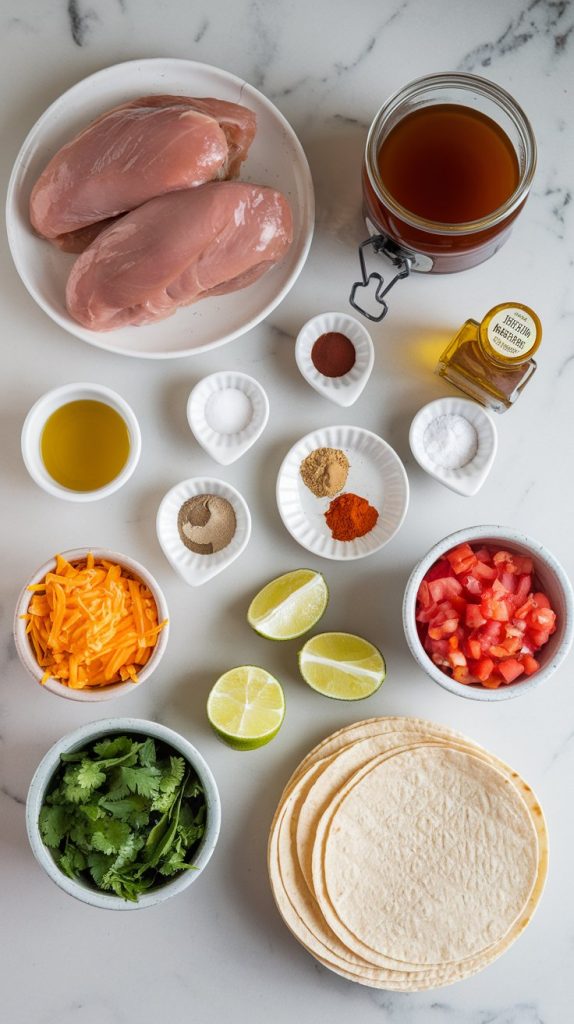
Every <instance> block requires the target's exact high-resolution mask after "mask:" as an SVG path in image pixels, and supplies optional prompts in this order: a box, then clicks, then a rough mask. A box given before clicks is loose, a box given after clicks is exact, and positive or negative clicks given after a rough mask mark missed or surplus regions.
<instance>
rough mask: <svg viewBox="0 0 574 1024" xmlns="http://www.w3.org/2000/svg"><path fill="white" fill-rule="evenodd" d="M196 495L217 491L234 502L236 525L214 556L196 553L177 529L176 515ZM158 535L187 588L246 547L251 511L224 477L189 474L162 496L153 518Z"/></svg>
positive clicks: (221, 567)
mask: <svg viewBox="0 0 574 1024" xmlns="http://www.w3.org/2000/svg"><path fill="white" fill-rule="evenodd" d="M196 494H217V495H219V496H220V497H222V498H226V499H227V501H229V502H230V503H231V505H233V511H234V512H235V519H236V524H237V528H236V530H235V533H234V534H233V537H232V538H231V540H230V542H229V544H228V545H227V547H226V548H222V549H221V551H216V552H215V554H213V555H196V554H195V552H194V551H190V550H189V548H187V547H186V546H185V544H183V543H182V540H181V537H180V536H179V530H178V528H177V514H178V512H179V510H180V508H181V506H182V505H183V503H184V501H187V500H188V498H194V497H195V495H196ZM156 530H157V538H158V540H159V543H160V546H161V549H162V551H163V553H164V555H165V557H166V558H167V560H168V562H169V563H170V565H171V566H172V568H173V569H175V571H176V572H177V573H179V575H180V576H181V578H182V580H183V581H184V582H185V583H187V584H188V586H190V587H201V586H202V584H204V583H207V581H208V580H211V579H213V577H214V576H217V575H219V573H220V572H223V570H224V569H227V566H228V565H231V563H232V562H234V561H235V559H236V558H239V555H240V554H241V553H242V551H244V550H245V548H246V547H247V544H248V542H249V538H250V536H251V513H250V511H249V507H248V505H247V502H246V501H245V498H244V497H243V496H242V495H241V494H240V493H239V491H236V490H235V487H232V486H231V484H228V483H226V482H225V480H216V479H215V478H214V477H192V478H191V479H189V480H182V482H181V483H179V484H176V485H175V487H172V488H171V490H170V491H168V492H167V494H166V495H165V497H164V498H163V499H162V501H161V504H160V506H159V509H158V512H157V519H156Z"/></svg>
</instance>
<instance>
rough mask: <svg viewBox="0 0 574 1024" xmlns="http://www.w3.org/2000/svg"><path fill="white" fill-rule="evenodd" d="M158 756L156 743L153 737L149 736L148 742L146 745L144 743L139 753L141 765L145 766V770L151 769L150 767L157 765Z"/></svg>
mask: <svg viewBox="0 0 574 1024" xmlns="http://www.w3.org/2000/svg"><path fill="white" fill-rule="evenodd" d="M156 756H157V755H156V750H155V743H154V741H153V740H152V738H151V736H148V738H147V740H146V741H145V743H142V745H141V747H140V749H139V751H138V758H139V763H140V764H141V765H143V766H144V768H149V767H150V765H152V764H155V762H156Z"/></svg>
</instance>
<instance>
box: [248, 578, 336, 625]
mask: <svg viewBox="0 0 574 1024" xmlns="http://www.w3.org/2000/svg"><path fill="white" fill-rule="evenodd" d="M328 602H329V591H328V589H327V584H326V583H325V579H324V577H323V576H322V575H321V573H320V572H314V570H313V569H294V570H293V572H287V573H285V575H284V576H278V577H277V579H276V580H271V583H268V584H267V586H266V587H263V589H262V590H260V591H259V593H258V594H256V596H255V597H254V598H253V600H252V602H251V604H250V605H249V609H248V611H247V621H248V623H249V625H250V626H251V627H252V628H253V629H254V630H255V632H256V633H259V635H260V636H264V637H266V638H267V639H268V640H293V639H294V638H295V637H298V636H303V634H304V633H308V632H309V630H310V629H313V626H314V625H316V623H317V622H318V621H319V619H320V618H321V616H322V614H323V612H324V611H325V608H326V607H327V604H328Z"/></svg>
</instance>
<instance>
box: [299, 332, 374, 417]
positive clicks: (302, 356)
mask: <svg viewBox="0 0 574 1024" xmlns="http://www.w3.org/2000/svg"><path fill="white" fill-rule="evenodd" d="M331 331H334V332H338V333H340V334H345V335H346V336H347V337H348V338H349V341H352V343H353V345H354V347H355V353H356V360H355V365H354V366H353V367H352V369H351V370H349V372H348V373H345V374H343V376H342V377H326V376H325V375H324V374H323V373H319V371H318V370H317V368H316V367H315V365H314V363H313V360H312V359H311V351H312V349H313V345H314V344H315V342H316V341H317V339H318V338H320V337H321V335H322V334H328V333H330V332H331ZM295 360H296V362H297V366H298V367H299V371H300V372H301V374H302V376H303V377H304V378H305V380H306V381H307V383H308V384H310V385H311V387H312V388H314V389H315V391H316V392H317V393H318V394H319V395H322V397H323V398H328V399H329V400H330V401H331V402H335V404H336V405H341V406H344V407H346V406H349V405H353V403H354V402H356V401H357V399H358V398H359V396H360V395H361V393H362V391H363V389H364V388H365V385H366V384H367V381H368V379H369V377H370V376H371V373H372V370H373V365H374V362H375V349H374V346H373V340H372V338H371V335H370V334H369V332H368V331H367V330H366V328H365V327H363V325H362V324H361V323H359V321H358V320H356V319H355V317H354V316H349V314H348V313H319V314H318V315H317V316H314V317H312V318H311V319H310V320H308V321H307V323H306V324H305V325H304V326H303V327H302V328H301V330H300V331H299V334H298V335H297V341H296V342H295Z"/></svg>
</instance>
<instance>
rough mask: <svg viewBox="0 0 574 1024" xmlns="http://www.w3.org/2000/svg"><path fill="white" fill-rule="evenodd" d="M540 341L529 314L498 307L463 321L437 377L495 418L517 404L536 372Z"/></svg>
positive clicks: (517, 307)
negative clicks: (472, 399)
mask: <svg viewBox="0 0 574 1024" xmlns="http://www.w3.org/2000/svg"><path fill="white" fill-rule="evenodd" d="M541 340H542V324H541V323H540V320H539V318H538V317H537V315H536V313H535V312H534V310H532V309H530V307H529V306H524V305H523V304H522V303H520V302H502V303H500V305H498V306H494V308H493V309H490V310H489V311H488V313H487V314H486V316H484V317H483V319H482V320H481V321H480V323H479V322H478V320H467V321H466V322H465V323H464V324H463V325H462V327H461V329H460V331H459V332H458V334H457V335H456V336H455V337H454V338H453V340H452V341H451V343H450V345H448V346H447V348H446V349H445V350H444V352H443V353H442V355H441V357H440V359H439V362H438V366H437V373H438V374H439V375H440V376H441V377H443V378H444V379H445V380H447V381H449V383H450V384H454V385H455V386H456V387H457V388H459V389H460V390H461V391H464V393H465V394H467V395H469V396H470V397H471V398H474V399H475V400H476V401H477V402H480V404H481V405H485V406H487V407H488V408H490V409H492V410H493V411H494V412H504V411H505V410H506V409H509V408H510V406H511V405H513V403H514V402H515V401H516V399H517V398H518V396H519V395H520V394H521V392H522V391H523V390H524V388H525V387H526V385H527V383H528V381H529V380H530V378H531V377H532V375H533V373H534V372H535V370H536V362H535V360H534V359H533V356H534V353H535V352H536V351H537V349H538V347H539V345H540V342H541Z"/></svg>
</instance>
